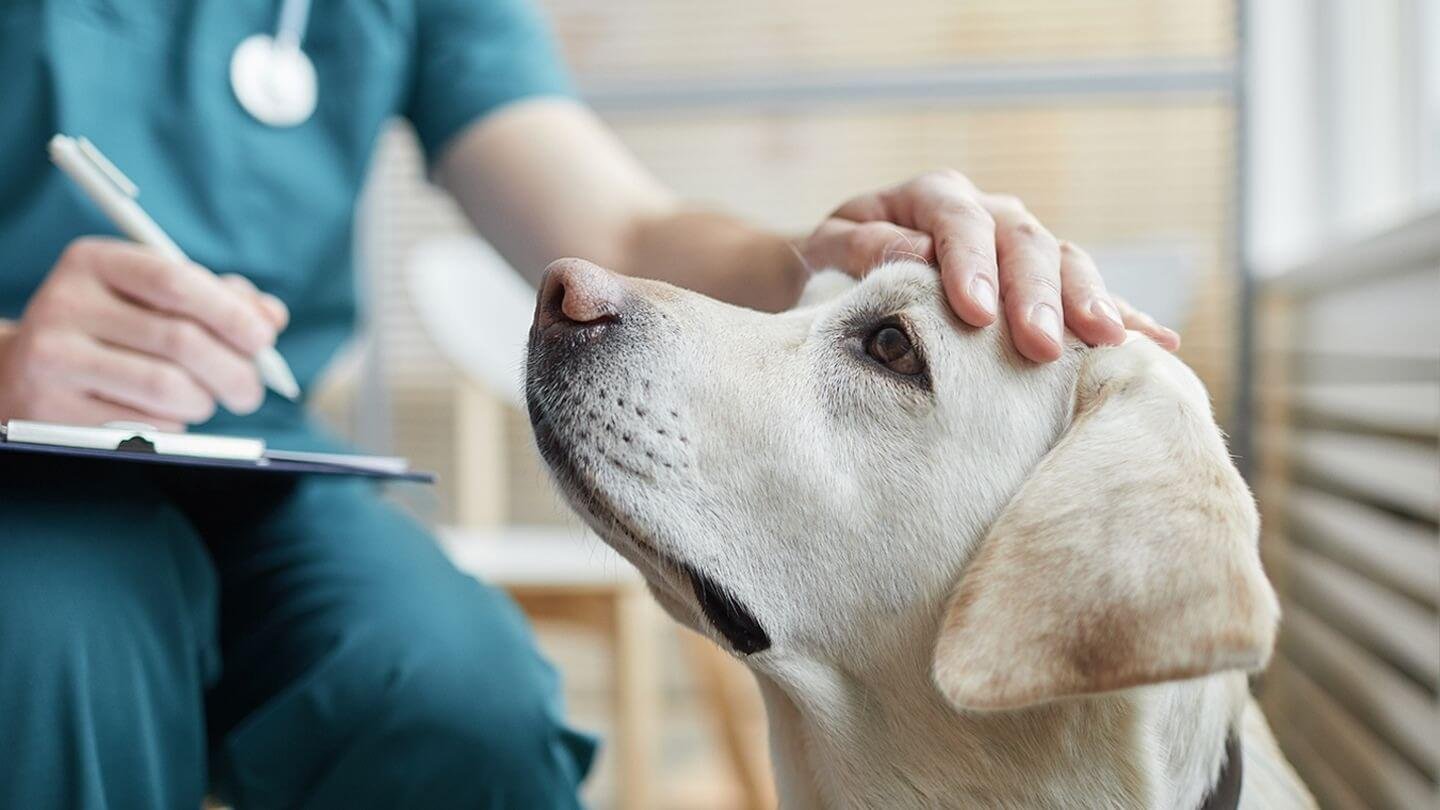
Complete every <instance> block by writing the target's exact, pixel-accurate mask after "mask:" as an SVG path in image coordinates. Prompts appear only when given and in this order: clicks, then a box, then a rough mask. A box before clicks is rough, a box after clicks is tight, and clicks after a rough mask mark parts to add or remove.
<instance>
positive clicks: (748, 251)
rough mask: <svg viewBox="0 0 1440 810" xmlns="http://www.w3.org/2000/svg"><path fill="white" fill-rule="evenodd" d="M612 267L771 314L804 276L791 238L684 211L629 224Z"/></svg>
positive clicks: (790, 299)
mask: <svg viewBox="0 0 1440 810" xmlns="http://www.w3.org/2000/svg"><path fill="white" fill-rule="evenodd" d="M613 269H615V270H617V271H618V272H621V273H624V274H626V275H632V276H640V277H643V278H653V279H658V280H660V281H665V282H668V283H670V284H675V285H678V286H681V287H686V288H688V289H691V290H695V291H697V292H701V293H704V294H706V295H709V296H712V297H715V298H719V299H721V300H723V301H728V302H730V303H732V304H738V305H740V306H746V307H751V308H753V309H762V310H772V311H773V310H780V309H785V308H787V307H790V306H792V305H793V304H794V303H795V300H796V299H797V298H799V296H800V290H801V288H802V287H803V286H804V284H805V278H806V276H807V275H808V272H807V271H806V269H805V266H804V263H803V262H801V260H800V257H799V254H798V253H797V252H796V251H795V248H794V247H793V246H792V244H791V242H790V240H789V239H787V238H785V237H783V236H780V235H778V234H775V233H772V232H768V231H764V230H761V229H759V228H756V227H754V226H752V225H749V224H747V223H744V222H742V221H740V220H739V219H736V218H734V217H730V216H727V215H725V214H720V213H716V212H713V211H706V210H703V209H699V208H685V207H678V208H676V209H675V210H673V211H671V212H668V213H664V214H658V215H652V216H648V217H643V218H639V219H637V221H636V222H634V223H632V224H631V226H630V227H629V228H628V229H627V235H626V238H625V239H624V241H623V242H622V244H621V246H620V250H619V255H618V256H617V257H616V258H615V260H614V266H613Z"/></svg>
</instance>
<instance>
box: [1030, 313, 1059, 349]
mask: <svg viewBox="0 0 1440 810" xmlns="http://www.w3.org/2000/svg"><path fill="white" fill-rule="evenodd" d="M1026 320H1028V321H1029V322H1030V325H1031V326H1033V327H1035V328H1036V329H1039V330H1040V331H1041V332H1043V333H1044V334H1045V337H1047V338H1050V341H1051V342H1052V343H1054V344H1055V345H1056V346H1059V345H1060V313H1058V312H1056V311H1055V307H1052V306H1050V305H1049V304H1036V305H1035V306H1033V307H1031V308H1030V317H1029V318H1027V319H1026Z"/></svg>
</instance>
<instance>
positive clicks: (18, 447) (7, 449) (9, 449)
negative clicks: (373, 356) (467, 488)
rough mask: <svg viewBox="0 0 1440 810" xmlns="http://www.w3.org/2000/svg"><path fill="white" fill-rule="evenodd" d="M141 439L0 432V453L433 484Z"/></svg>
mask: <svg viewBox="0 0 1440 810" xmlns="http://www.w3.org/2000/svg"><path fill="white" fill-rule="evenodd" d="M146 444H147V443H146V442H144V441H127V442H125V443H124V445H125V446H124V449H115V450H105V449H97V448H89V447H67V446H61V445H54V444H32V443H29V442H19V441H10V440H8V438H7V437H5V436H4V435H3V434H0V453H13V454H20V455H32V456H48V457H51V458H74V459H97V460H103V461H113V462H118V463H121V464H142V465H158V466H161V467H169V468H189V469H197V470H223V471H227V472H239V473H247V474H254V475H262V476H296V475H335V476H348V477H358V478H370V479H374V480H382V481H413V482H417V483H423V484H433V483H434V482H435V474H434V473H430V472H424V471H421V470H411V469H406V470H403V471H401V470H385V469H378V468H375V467H373V466H366V465H365V464H363V463H361V462H363V461H364V460H365V459H366V458H367V457H365V456H354V457H352V458H353V459H354V460H355V462H356V463H344V462H343V459H345V458H346V457H345V456H343V455H332V454H326V456H327V458H332V459H336V461H334V462H331V461H315V460H297V459H288V458H283V457H281V458H271V457H270V455H269V452H274V453H276V454H277V455H281V454H283V453H284V452H285V451H267V454H266V455H264V456H262V457H260V458H258V459H228V458H206V457H201V456H189V455H169V454H165V453H157V452H155V451H154V449H153V447H150V448H147V447H146Z"/></svg>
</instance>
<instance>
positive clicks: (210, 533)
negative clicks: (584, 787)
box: [0, 457, 594, 810]
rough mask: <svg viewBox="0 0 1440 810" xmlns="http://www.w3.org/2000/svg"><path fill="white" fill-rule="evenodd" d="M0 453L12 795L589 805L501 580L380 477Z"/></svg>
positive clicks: (4, 684)
mask: <svg viewBox="0 0 1440 810" xmlns="http://www.w3.org/2000/svg"><path fill="white" fill-rule="evenodd" d="M17 461H18V460H17V459H15V458H13V457H12V458H11V459H9V460H5V459H0V808H12V807H14V808H21V807H23V808H27V809H28V810H45V809H46V808H67V810H68V808H123V809H124V810H129V809H130V808H199V807H200V804H201V800H202V797H203V796H204V795H205V794H206V793H207V792H209V793H212V794H214V795H217V796H219V797H221V798H222V799H224V800H226V801H228V802H231V803H233V804H234V805H235V806H237V807H238V808H243V809H245V810H248V809H249V808H280V807H284V808H332V807H333V808H371V807H374V808H412V807H413V808H428V807H457V808H459V807H495V808H501V807H504V808H510V807H514V808H549V807H573V806H576V805H577V803H578V802H577V798H576V791H577V788H578V785H579V783H580V780H581V779H582V778H583V776H584V774H585V772H586V771H587V769H588V767H589V764H590V760H591V758H592V756H593V753H594V743H593V741H592V740H591V739H590V738H588V737H586V736H584V735H581V734H579V733H577V732H574V731H572V730H570V729H569V728H568V727H567V726H566V725H565V724H564V722H563V720H562V718H561V715H560V707H559V700H558V685H557V680H556V676H555V673H554V671H553V670H552V669H551V668H550V666H549V665H548V664H547V663H546V662H545V661H544V660H542V659H541V658H540V656H539V655H538V654H537V652H536V650H535V647H534V643H533V641H532V639H531V637H530V634H529V632H528V630H527V628H526V624H525V622H524V620H523V618H522V617H521V615H520V614H519V612H518V611H517V610H516V608H515V607H514V605H513V604H512V603H511V602H510V601H509V600H508V599H507V598H506V597H505V596H504V595H503V594H501V593H499V592H497V591H495V590H493V589H490V588H487V587H486V586H483V585H481V584H479V583H478V582H476V581H474V580H473V579H470V578H469V577H466V576H464V575H462V574H460V573H459V572H457V571H456V570H455V569H454V568H453V567H452V566H451V565H450V563H449V562H448V561H447V560H446V559H445V557H444V556H443V555H442V554H441V552H440V551H439V550H437V548H436V546H435V544H434V541H433V540H432V539H431V538H430V537H429V536H427V535H426V533H425V532H424V531H423V530H422V529H421V528H420V527H419V526H417V525H416V524H415V523H413V522H412V521H410V520H409V519H407V518H406V517H405V516H404V515H402V514H401V513H400V512H398V511H397V510H395V509H394V508H391V507H389V506H387V505H386V504H385V503H384V502H383V501H381V500H380V498H379V497H378V493H377V492H376V491H375V490H374V489H373V488H372V487H371V486H369V485H367V484H363V483H359V482H355V481H341V480H333V479H331V480H323V481H322V480H319V479H314V480H306V481H301V482H298V483H296V482H291V483H284V484H280V483H274V482H270V483H262V482H260V481H258V480H257V477H256V476H253V475H252V476H249V477H248V478H247V477H244V476H232V475H230V474H224V475H204V476H194V475H192V476H188V477H185V476H179V475H174V474H163V473H162V474H157V473H154V472H148V471H147V472H140V470H141V469H142V468H138V467H130V466H129V465H127V469H124V470H120V469H119V468H116V467H114V466H113V465H111V466H108V467H107V466H101V465H96V464H92V463H90V462H75V461H69V462H44V463H38V462H36V461H34V460H26V461H25V462H24V463H17Z"/></svg>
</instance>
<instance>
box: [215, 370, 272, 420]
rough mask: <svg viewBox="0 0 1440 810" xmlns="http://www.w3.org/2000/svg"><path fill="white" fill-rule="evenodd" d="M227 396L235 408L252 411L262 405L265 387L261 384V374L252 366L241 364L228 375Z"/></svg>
mask: <svg viewBox="0 0 1440 810" xmlns="http://www.w3.org/2000/svg"><path fill="white" fill-rule="evenodd" d="M224 385H225V390H226V396H227V397H228V399H229V400H230V402H232V403H233V404H234V406H235V408H237V409H239V410H241V411H244V412H247V413H248V412H250V411H253V410H255V409H256V408H258V407H260V403H261V401H262V400H263V399H264V398H265V389H264V388H263V387H261V385H260V375H259V374H257V373H256V372H255V371H254V369H253V367H251V366H244V365H242V366H240V367H239V368H237V369H236V370H235V371H234V372H233V373H231V374H229V375H228V378H227V379H226V381H225V383H224Z"/></svg>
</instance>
